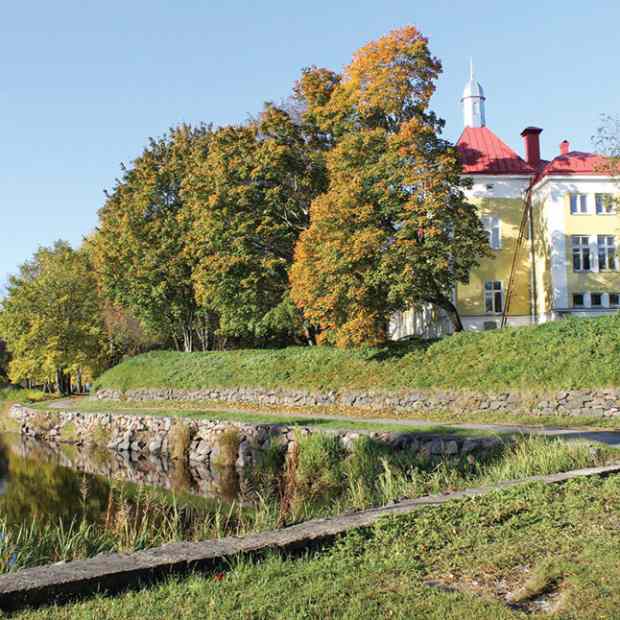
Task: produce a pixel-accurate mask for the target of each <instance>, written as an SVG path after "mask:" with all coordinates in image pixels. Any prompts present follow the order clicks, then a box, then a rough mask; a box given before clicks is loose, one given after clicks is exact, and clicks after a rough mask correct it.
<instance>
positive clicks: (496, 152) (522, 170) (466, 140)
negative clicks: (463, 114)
mask: <svg viewBox="0 0 620 620" xmlns="http://www.w3.org/2000/svg"><path fill="white" fill-rule="evenodd" d="M456 148H457V150H458V152H459V154H460V156H461V162H462V164H463V172H464V173H465V174H534V172H535V170H534V168H532V167H531V166H530V165H529V164H528V163H526V162H525V161H524V160H523V159H521V157H519V155H517V153H515V151H513V150H512V149H511V148H510V147H509V146H508V145H507V144H505V143H504V142H502V141H501V140H500V139H499V138H498V137H497V136H496V135H495V134H494V133H493V132H492V131H491V130H490V129H488V128H487V127H465V130H464V131H463V133H462V134H461V137H460V138H459V140H458V142H457V143H456Z"/></svg>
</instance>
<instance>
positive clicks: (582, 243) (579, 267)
mask: <svg viewBox="0 0 620 620" xmlns="http://www.w3.org/2000/svg"><path fill="white" fill-rule="evenodd" d="M573 271H590V237H588V236H587V235H573Z"/></svg>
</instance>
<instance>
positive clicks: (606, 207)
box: [594, 194, 614, 215]
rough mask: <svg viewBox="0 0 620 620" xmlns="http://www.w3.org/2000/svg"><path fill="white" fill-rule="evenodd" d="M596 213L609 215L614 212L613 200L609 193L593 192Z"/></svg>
mask: <svg viewBox="0 0 620 620" xmlns="http://www.w3.org/2000/svg"><path fill="white" fill-rule="evenodd" d="M594 203H595V205H596V214H597V215H609V214H610V213H613V212H614V202H613V198H612V196H611V194H594Z"/></svg>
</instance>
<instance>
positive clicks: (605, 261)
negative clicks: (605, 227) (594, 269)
mask: <svg viewBox="0 0 620 620" xmlns="http://www.w3.org/2000/svg"><path fill="white" fill-rule="evenodd" d="M597 243H598V270H599V271H615V270H616V238H615V237H614V236H613V235H599V236H598V237H597Z"/></svg>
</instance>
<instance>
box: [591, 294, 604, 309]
mask: <svg viewBox="0 0 620 620" xmlns="http://www.w3.org/2000/svg"><path fill="white" fill-rule="evenodd" d="M590 305H591V306H592V307H593V308H600V307H601V306H602V305H603V293H591V294H590Z"/></svg>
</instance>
